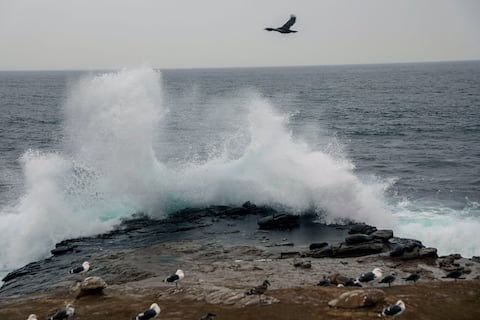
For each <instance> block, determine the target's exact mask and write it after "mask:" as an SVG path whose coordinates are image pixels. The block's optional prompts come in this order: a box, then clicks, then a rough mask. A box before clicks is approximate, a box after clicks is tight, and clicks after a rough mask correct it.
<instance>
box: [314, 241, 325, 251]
mask: <svg viewBox="0 0 480 320" xmlns="http://www.w3.org/2000/svg"><path fill="white" fill-rule="evenodd" d="M327 246H328V242H320V243H311V244H310V246H309V249H310V250H316V249H323V248H325V247H327Z"/></svg>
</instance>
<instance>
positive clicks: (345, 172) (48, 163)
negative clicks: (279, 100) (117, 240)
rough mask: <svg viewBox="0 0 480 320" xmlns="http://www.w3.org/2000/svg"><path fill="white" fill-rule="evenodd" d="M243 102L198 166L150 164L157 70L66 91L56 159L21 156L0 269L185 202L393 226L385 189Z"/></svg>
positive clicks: (157, 113) (284, 121) (4, 220)
mask: <svg viewBox="0 0 480 320" xmlns="http://www.w3.org/2000/svg"><path fill="white" fill-rule="evenodd" d="M237 94H238V93H237V92H236V93H234V95H235V96H236V95H237ZM241 96H242V98H241V101H242V106H241V108H240V110H241V111H242V112H240V113H239V114H238V118H236V119H235V122H237V123H240V124H241V125H238V126H236V129H235V130H234V131H235V132H233V133H232V135H233V136H235V137H236V138H232V135H229V136H226V137H225V139H226V141H225V143H224V144H223V147H222V148H221V150H217V151H215V152H212V155H211V156H209V157H207V158H206V159H203V160H202V161H198V159H191V161H188V160H187V161H183V162H182V163H178V164H175V163H174V162H168V165H167V163H166V162H165V161H164V162H162V161H161V160H159V159H162V154H163V153H164V152H165V151H166V150H162V149H161V148H160V149H159V148H157V147H156V146H157V145H159V144H157V140H158V138H159V136H160V135H161V134H162V132H164V130H165V128H166V127H168V123H165V121H166V120H165V119H166V117H165V115H166V114H167V113H168V112H169V110H168V109H167V108H166V107H165V104H164V102H163V98H162V85H161V76H160V74H159V72H156V71H154V70H152V69H151V68H146V67H143V68H138V69H125V70H120V71H118V72H111V73H105V74H100V75H94V76H87V77H84V78H83V79H81V80H79V81H78V82H77V83H75V84H73V85H72V86H71V87H70V89H69V91H68V94H67V99H66V102H65V105H64V108H63V113H64V121H63V123H64V138H63V146H62V147H61V148H60V149H61V150H62V151H61V152H60V151H59V152H56V153H53V152H50V153H49V152H39V151H35V150H28V151H26V152H25V154H24V156H23V157H22V160H21V162H22V167H23V174H24V180H25V190H24V194H23V196H22V197H21V198H20V199H18V201H17V202H16V203H14V204H12V205H10V206H9V208H8V209H7V208H4V209H3V210H2V213H1V214H0V246H1V247H2V250H1V251H0V269H10V268H16V267H19V266H21V265H22V264H25V263H28V262H30V261H32V260H35V259H38V258H41V257H45V256H48V254H49V250H51V249H52V248H53V247H54V244H55V243H57V242H59V241H61V240H63V239H66V238H72V237H78V236H86V235H93V234H97V233H99V232H103V231H106V230H108V229H110V228H111V227H112V226H113V225H114V224H115V223H118V220H119V219H120V218H122V217H128V216H130V215H131V214H133V213H136V212H143V213H146V214H149V215H151V216H154V217H161V216H163V215H164V214H165V213H168V212H170V211H172V210H176V209H181V208H184V207H187V206H207V205H211V204H229V205H241V204H242V203H243V202H245V201H247V200H249V201H252V202H254V203H256V204H258V205H262V204H265V205H273V206H279V207H283V208H287V209H289V210H292V211H294V212H303V211H305V210H309V211H312V210H313V211H316V212H318V213H321V214H322V218H323V219H324V220H325V221H326V222H334V221H338V220H344V219H350V220H358V221H364V222H367V223H371V224H374V225H376V226H378V227H389V226H391V224H392V216H391V214H390V213H389V211H388V209H387V208H386V205H385V200H384V191H385V189H386V188H388V183H385V182H383V181H380V180H379V179H376V178H372V177H369V179H366V180H364V179H363V178H361V177H360V176H358V175H356V174H355V172H354V165H353V163H352V162H351V161H349V160H348V159H347V158H346V157H344V156H342V157H337V156H335V155H334V154H332V153H329V152H327V151H326V150H321V149H318V148H317V149H314V148H312V147H311V146H310V145H309V144H307V143H306V142H305V141H304V140H302V139H301V137H294V136H293V134H292V132H291V130H290V129H289V116H288V115H285V114H282V113H281V112H279V111H278V110H277V109H276V108H275V106H274V105H273V104H272V102H271V101H269V100H268V99H266V98H264V97H262V96H261V95H259V94H257V93H255V92H253V93H252V92H251V91H249V92H245V93H242V94H241ZM174 107H175V106H170V108H174ZM229 107H231V105H230V104H228V103H225V104H224V105H221V106H219V108H222V109H225V108H229ZM225 120H227V119H225ZM229 121H231V119H229ZM175 134H181V133H180V132H179V133H175ZM189 138H191V137H189V136H185V137H184V139H185V140H187V141H188V139H189ZM227 140H228V141H227ZM160 145H162V146H165V144H160ZM167 146H168V144H167ZM177 147H178V146H177ZM179 150H182V148H179ZM182 158H183V159H185V157H184V155H182Z"/></svg>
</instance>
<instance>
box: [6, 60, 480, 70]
mask: <svg viewBox="0 0 480 320" xmlns="http://www.w3.org/2000/svg"><path fill="white" fill-rule="evenodd" d="M462 62H480V59H465V60H420V61H400V62H368V63H335V64H297V65H258V66H255V65H251V66H220V67H218V66H217V67H155V66H149V67H151V68H152V69H155V70H221V69H261V68H298V67H340V66H374V65H402V64H428V63H462ZM145 65H147V66H148V64H145V63H143V64H138V65H137V66H136V67H139V66H145ZM123 68H133V66H122V67H110V68H90V69H87V68H85V69H69V68H58V69H40V68H39V69H0V72H67V71H74V72H75V71H76V72H86V71H114V70H120V69H123Z"/></svg>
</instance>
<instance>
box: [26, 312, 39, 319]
mask: <svg viewBox="0 0 480 320" xmlns="http://www.w3.org/2000/svg"><path fill="white" fill-rule="evenodd" d="M27 320H38V318H37V315H36V314H33V313H32V314H31V315H29V316H28V318H27Z"/></svg>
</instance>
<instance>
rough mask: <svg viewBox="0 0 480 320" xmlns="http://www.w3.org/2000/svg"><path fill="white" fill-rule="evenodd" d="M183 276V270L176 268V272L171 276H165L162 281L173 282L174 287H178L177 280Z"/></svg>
mask: <svg viewBox="0 0 480 320" xmlns="http://www.w3.org/2000/svg"><path fill="white" fill-rule="evenodd" d="M184 277H185V274H184V273H183V270H180V269H178V270H177V272H175V273H174V274H172V275H171V276H168V277H166V278H165V279H164V280H163V282H175V288H178V281H180V280H182V279H183V278H184Z"/></svg>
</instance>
